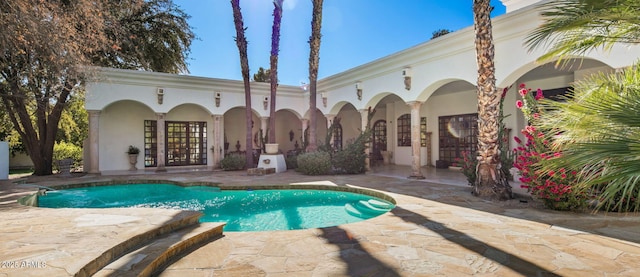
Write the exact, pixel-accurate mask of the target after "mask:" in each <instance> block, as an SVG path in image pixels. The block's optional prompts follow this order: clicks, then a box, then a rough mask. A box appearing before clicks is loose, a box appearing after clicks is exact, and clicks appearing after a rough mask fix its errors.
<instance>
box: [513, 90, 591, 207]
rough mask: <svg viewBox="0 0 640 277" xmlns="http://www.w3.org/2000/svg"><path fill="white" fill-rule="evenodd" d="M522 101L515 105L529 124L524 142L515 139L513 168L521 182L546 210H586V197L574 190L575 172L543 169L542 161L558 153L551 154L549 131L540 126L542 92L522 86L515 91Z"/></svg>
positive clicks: (572, 170) (525, 129) (571, 170)
mask: <svg viewBox="0 0 640 277" xmlns="http://www.w3.org/2000/svg"><path fill="white" fill-rule="evenodd" d="M518 92H519V93H520V96H522V100H518V101H517V102H516V106H517V107H518V108H519V109H520V110H521V111H522V113H523V114H524V117H525V119H526V120H527V122H528V125H527V126H526V127H525V128H524V129H523V130H522V134H523V135H524V136H525V141H522V140H520V138H518V137H515V138H514V139H515V140H516V142H517V143H518V147H517V148H516V149H515V151H516V156H517V158H516V160H515V162H514V167H516V168H517V169H518V170H519V171H520V176H521V177H520V182H522V183H523V185H522V187H523V188H526V189H527V190H528V191H529V192H530V193H531V195H533V196H534V197H536V198H538V199H540V200H542V201H543V202H544V204H545V206H546V207H548V208H551V209H555V210H580V209H583V208H585V207H586V204H587V198H588V197H587V195H586V194H585V193H583V192H579V191H578V190H577V189H575V188H574V187H575V185H576V184H577V182H578V174H577V172H578V171H577V170H576V169H572V168H565V167H563V168H554V169H550V168H548V166H547V167H545V166H544V161H545V160H549V159H553V158H555V157H559V156H561V155H562V153H561V152H554V151H552V150H551V147H550V142H549V139H550V136H549V135H548V134H549V133H550V132H551V130H543V129H541V128H540V127H539V124H537V123H538V121H539V120H540V113H541V112H543V111H542V110H540V109H539V107H538V100H540V99H542V98H543V97H544V96H543V93H542V90H540V89H538V90H537V91H535V92H533V91H531V89H527V88H526V87H525V85H524V84H522V85H520V89H519V90H518Z"/></svg>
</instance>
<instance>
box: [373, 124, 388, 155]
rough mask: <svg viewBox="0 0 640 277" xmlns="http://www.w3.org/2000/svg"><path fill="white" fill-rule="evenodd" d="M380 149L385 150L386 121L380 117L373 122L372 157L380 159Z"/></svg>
mask: <svg viewBox="0 0 640 277" xmlns="http://www.w3.org/2000/svg"><path fill="white" fill-rule="evenodd" d="M381 151H387V122H386V121H385V120H382V119H381V120H378V121H376V122H375V123H374V124H373V138H372V154H373V155H372V158H373V159H376V160H382V154H381Z"/></svg>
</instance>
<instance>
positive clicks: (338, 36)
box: [174, 0, 505, 85]
mask: <svg viewBox="0 0 640 277" xmlns="http://www.w3.org/2000/svg"><path fill="white" fill-rule="evenodd" d="M174 3H175V4H176V5H178V6H180V7H181V8H182V9H183V10H184V11H185V12H186V13H187V14H189V15H190V16H191V18H190V19H189V24H190V25H191V26H192V27H193V29H194V30H193V31H194V32H195V34H196V36H197V37H198V38H197V39H196V40H195V41H194V42H193V44H192V46H191V54H190V55H189V60H188V63H189V71H190V75H194V76H204V77H214V78H222V79H234V80H241V79H242V75H241V73H240V62H239V55H238V48H237V47H236V45H235V41H234V37H235V28H234V25H233V16H232V10H231V4H230V2H229V1H228V0H174ZM491 4H492V5H493V6H494V7H495V9H494V11H493V14H492V16H497V15H501V14H504V12H505V7H504V6H503V5H502V3H501V2H500V1H499V0H491ZM240 7H241V9H242V13H243V17H244V24H245V27H247V31H246V33H245V35H246V37H247V40H248V41H249V45H248V55H249V68H250V71H251V73H250V74H251V76H253V74H254V73H255V72H256V71H257V70H258V68H259V67H264V68H269V52H270V50H271V44H270V43H271V42H270V41H271V24H272V22H273V17H272V12H273V4H272V1H271V0H241V1H240ZM311 7H312V6H311V1H310V0H284V12H283V18H282V25H281V37H280V39H281V41H280V56H279V63H278V79H279V80H280V83H281V84H287V85H300V84H301V82H305V83H308V76H309V69H308V60H309V43H308V42H307V41H308V40H309V36H310V34H311ZM323 8H324V9H323V19H322V43H321V48H320V67H319V73H318V75H319V76H318V77H319V78H323V77H327V76H331V75H334V74H337V73H340V72H342V71H345V70H348V69H350V68H353V67H356V66H358V65H361V64H364V63H367V62H370V61H373V60H375V59H378V58H382V57H384V56H387V55H389V54H392V53H395V52H398V51H401V50H403V49H406V48H409V47H411V46H414V45H417V44H420V43H422V42H425V41H427V40H429V39H430V38H431V35H432V33H433V31H435V30H438V29H449V30H454V31H456V30H460V29H463V28H465V27H468V26H471V25H472V24H473V13H472V0H446V1H442V0H437V1H436V0H325V1H324V6H323Z"/></svg>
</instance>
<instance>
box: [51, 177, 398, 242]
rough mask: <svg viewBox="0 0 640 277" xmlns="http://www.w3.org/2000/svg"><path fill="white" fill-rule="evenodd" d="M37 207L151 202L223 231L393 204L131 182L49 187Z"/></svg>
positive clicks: (336, 220) (305, 224) (368, 211)
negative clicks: (188, 213)
mask: <svg viewBox="0 0 640 277" xmlns="http://www.w3.org/2000/svg"><path fill="white" fill-rule="evenodd" d="M38 202H39V203H38V205H39V206H40V207H48V208H113V207H149V208H167V209H181V210H194V211H201V212H202V213H203V214H204V215H203V216H202V217H201V218H200V221H201V222H226V223H227V224H226V226H225V227H224V230H225V231H266V230H294V229H306V228H320V227H329V226H336V225H340V224H346V223H352V222H357V221H362V220H365V219H368V218H372V217H376V216H378V215H381V214H383V213H385V212H386V211H388V210H390V209H391V208H393V205H392V204H391V203H389V202H386V201H384V200H380V199H378V198H375V197H371V196H367V195H363V194H356V193H349V192H341V191H332V190H222V191H221V190H219V189H218V188H216V187H206V186H196V187H181V186H176V185H169V184H132V185H112V186H98V187H84V188H75V189H67V190H56V191H49V192H47V194H46V195H43V196H40V197H39V198H38Z"/></svg>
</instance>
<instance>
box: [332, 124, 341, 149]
mask: <svg viewBox="0 0 640 277" xmlns="http://www.w3.org/2000/svg"><path fill="white" fill-rule="evenodd" d="M333 148H334V149H337V150H342V125H341V124H340V123H335V124H334V128H333Z"/></svg>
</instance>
